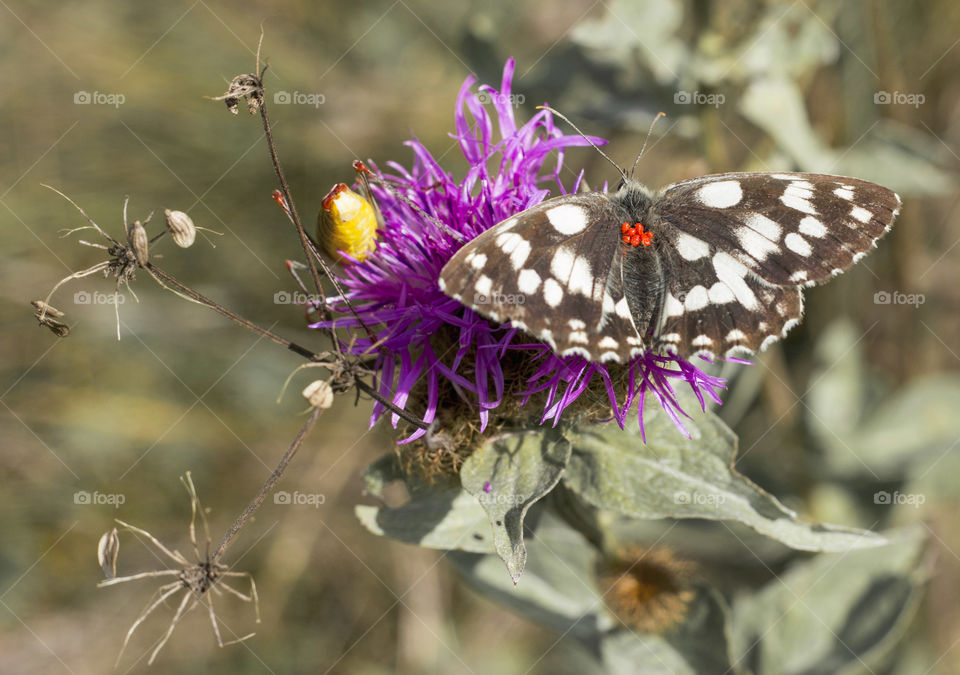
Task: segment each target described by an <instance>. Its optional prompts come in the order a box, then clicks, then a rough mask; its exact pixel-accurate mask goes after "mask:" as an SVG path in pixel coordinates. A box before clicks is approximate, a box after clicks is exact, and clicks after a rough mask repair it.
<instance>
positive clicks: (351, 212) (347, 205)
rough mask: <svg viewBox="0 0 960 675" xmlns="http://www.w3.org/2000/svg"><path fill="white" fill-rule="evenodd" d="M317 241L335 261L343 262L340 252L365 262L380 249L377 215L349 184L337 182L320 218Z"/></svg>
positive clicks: (324, 203) (369, 204)
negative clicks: (377, 247)
mask: <svg viewBox="0 0 960 675" xmlns="http://www.w3.org/2000/svg"><path fill="white" fill-rule="evenodd" d="M317 240H318V241H319V242H320V246H321V248H322V249H323V252H324V253H326V254H327V255H328V256H329V257H330V258H332V259H333V260H337V261H342V260H343V258H342V257H341V255H340V251H343V252H344V253H346V254H348V255H349V256H350V257H352V258H355V259H357V260H363V259H364V258H366V257H367V254H369V253H370V252H371V251H372V250H373V249H374V248H376V246H377V212H376V210H375V209H374V207H373V205H372V204H371V203H370V202H369V201H367V200H366V199H364V198H363V197H362V196H361V195H358V194H357V193H356V192H354V191H353V190H351V189H350V188H348V187H347V186H346V184H344V183H337V184H336V185H334V186H333V189H331V190H330V192H329V193H328V194H327V196H326V197H324V198H323V202H322V208H321V209H320V213H319V214H318V215H317Z"/></svg>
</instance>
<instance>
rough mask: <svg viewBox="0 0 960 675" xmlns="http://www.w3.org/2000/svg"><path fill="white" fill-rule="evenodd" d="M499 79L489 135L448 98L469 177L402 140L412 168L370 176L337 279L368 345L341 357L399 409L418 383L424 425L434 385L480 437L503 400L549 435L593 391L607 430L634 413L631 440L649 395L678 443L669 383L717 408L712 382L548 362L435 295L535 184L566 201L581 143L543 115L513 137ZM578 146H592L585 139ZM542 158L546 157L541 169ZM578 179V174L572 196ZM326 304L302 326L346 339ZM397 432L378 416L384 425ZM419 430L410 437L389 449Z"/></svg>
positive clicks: (650, 366)
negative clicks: (369, 360) (463, 254)
mask: <svg viewBox="0 0 960 675" xmlns="http://www.w3.org/2000/svg"><path fill="white" fill-rule="evenodd" d="M513 71H514V62H513V60H512V59H510V60H508V61H507V63H506V65H505V67H504V71H503V81H502V84H501V87H500V91H497V90H496V89H493V88H492V87H490V86H488V85H482V86H480V88H479V90H480V92H481V93H482V94H483V96H484V98H485V99H486V100H487V101H489V102H490V103H491V104H492V107H493V109H494V111H495V112H496V120H495V121H496V125H495V124H494V120H493V119H492V118H491V115H489V114H488V112H487V110H486V109H485V108H484V106H483V104H482V103H481V100H480V99H479V98H478V95H477V94H474V93H472V92H471V87H472V85H473V84H474V82H475V78H474V77H473V76H470V77H468V78H467V80H466V81H465V82H464V84H463V87H462V88H461V90H460V94H459V96H458V97H457V107H456V111H455V115H454V116H455V124H456V133H455V134H454V135H453V137H454V138H455V139H456V140H457V141H458V143H459V145H460V150H461V152H462V153H463V155H464V157H465V158H466V159H467V161H468V163H469V167H470V168H469V169H468V170H467V172H466V175H465V176H464V177H463V179H462V180H461V181H459V182H458V181H457V180H455V179H454V178H453V176H451V175H450V174H449V173H447V172H446V171H444V170H443V169H442V168H441V167H440V165H439V164H438V163H437V161H436V160H435V159H434V158H433V156H432V155H431V154H430V152H429V151H428V150H427V149H426V148H425V147H424V146H423V144H421V143H420V142H419V141H416V140H411V141H408V142H407V143H406V145H408V146H409V147H411V148H412V149H413V153H414V163H413V167H412V168H411V169H410V170H407V169H405V168H404V167H402V166H400V165H399V164H397V163H395V162H390V163H388V166H389V167H390V168H391V169H392V170H393V171H394V172H395V173H393V174H392V175H389V174H388V175H384V176H383V178H384V180H385V181H386V182H387V183H389V184H390V185H391V188H390V189H389V190H387V189H384V188H383V187H380V186H374V188H373V191H374V195H375V197H376V199H377V201H378V203H379V205H380V208H381V210H382V212H383V216H384V223H385V225H384V227H383V229H382V231H381V232H380V236H379V240H378V243H377V248H376V250H375V251H374V252H373V253H372V254H371V255H369V256H368V257H367V258H366V259H365V260H364V261H363V262H354V263H353V264H348V265H345V266H344V268H343V270H342V272H341V273H340V278H339V279H340V283H341V284H342V285H343V287H344V289H345V293H346V298H349V300H350V302H351V303H352V305H353V307H354V310H355V312H356V316H357V317H359V320H360V321H362V322H363V324H365V325H366V326H368V327H369V328H370V329H371V331H372V332H373V335H374V337H375V340H374V341H371V340H370V339H369V337H368V336H367V335H366V333H365V332H364V331H359V330H358V331H354V333H355V339H354V341H353V342H352V343H351V344H350V345H348V347H349V349H351V350H352V352H353V353H355V354H362V353H367V352H371V351H375V352H376V353H377V354H378V356H377V360H376V366H375V369H376V372H377V373H378V374H379V378H378V382H377V388H378V391H379V392H380V394H381V395H382V396H383V397H384V398H386V399H388V400H391V401H392V402H393V403H394V404H395V405H396V406H398V407H400V408H402V409H406V405H407V403H408V401H409V399H410V397H411V393H412V392H413V391H414V388H415V387H417V386H420V387H423V386H425V392H426V395H425V398H426V401H425V403H426V410H425V411H424V413H423V420H424V421H425V422H427V423H430V422H433V421H434V419H435V418H436V415H437V411H438V408H439V407H440V406H441V404H442V402H441V400H440V397H441V388H443V390H444V391H449V390H450V389H451V388H452V390H453V392H455V395H456V396H458V397H460V398H461V399H463V400H464V401H468V402H470V403H471V404H472V405H474V406H475V407H476V408H477V411H478V413H477V414H478V416H479V420H480V426H481V430H483V429H485V428H486V427H487V425H488V423H489V421H490V414H491V412H492V411H495V410H496V409H497V408H498V407H499V406H500V405H501V404H502V403H503V402H504V397H505V396H519V397H521V398H522V403H521V405H524V404H526V403H527V402H528V401H529V400H530V399H531V398H532V397H534V396H541V397H543V398H545V404H544V410H543V414H542V416H541V417H540V423H541V424H544V423H546V422H552V424H553V425H554V426H556V424H557V423H558V422H559V421H560V418H561V416H562V414H563V413H564V411H565V410H567V409H568V408H569V407H570V406H571V405H572V404H574V403H575V402H576V401H577V400H578V398H579V397H581V396H582V395H583V394H584V393H585V392H588V391H589V390H590V387H591V385H592V384H593V385H594V386H596V383H597V381H599V382H600V383H602V386H603V390H604V391H605V392H606V396H607V398H608V399H609V404H610V410H611V412H612V417H611V419H613V420H615V421H616V422H617V424H619V425H620V426H621V428H622V427H623V426H624V425H625V423H626V420H627V416H628V414H629V412H630V410H631V409H632V408H633V406H634V404H637V411H638V421H639V424H640V428H641V431H642V430H643V405H644V399H645V397H646V394H647V393H648V392H649V393H651V394H653V396H654V397H655V398H656V399H657V401H658V402H659V404H660V405H661V406H662V407H663V409H664V410H665V411H666V412H667V414H669V415H670V417H671V419H673V421H674V423H675V424H676V426H677V427H678V429H680V431H681V432H682V433H684V435H687V432H686V429H685V428H684V426H683V424H682V422H681V420H680V417H681V416H682V415H683V416H685V415H686V413H684V411H683V410H682V408H681V406H680V403H679V401H678V398H677V394H676V392H675V391H674V389H673V385H672V382H676V381H679V382H683V383H686V384H688V385H689V386H690V388H691V389H692V390H693V392H694V394H695V395H696V397H697V399H698V400H699V402H700V406H701V408H703V407H705V405H706V401H705V396H708V397H710V398H711V399H713V400H714V401H716V402H717V403H719V402H720V398H719V394H718V391H719V390H720V389H722V388H724V386H725V381H724V380H723V379H722V378H718V377H714V376H711V375H708V374H706V373H704V372H703V371H701V370H700V369H699V368H697V367H696V366H695V365H693V364H691V363H690V362H688V361H686V360H684V359H682V358H679V357H677V356H675V355H671V354H656V353H654V352H652V351H647V352H645V353H643V354H641V355H638V356H636V357H634V359H633V360H632V361H631V362H630V363H629V364H627V365H619V364H601V363H593V362H590V361H587V360H586V359H584V358H583V357H581V356H566V357H560V356H557V355H556V354H555V353H554V352H553V351H552V350H551V349H550V348H549V347H548V346H547V345H545V344H542V343H533V344H531V343H530V342H528V341H527V340H524V339H523V335H522V334H518V331H517V329H515V328H512V327H511V326H510V325H509V324H506V325H493V324H492V323H491V322H489V321H488V320H487V319H485V318H483V317H482V316H480V315H479V314H477V313H475V312H474V311H472V310H470V309H468V308H466V307H464V306H463V305H462V304H461V303H460V302H458V301H456V300H453V299H452V298H450V297H448V296H446V295H445V294H444V293H443V292H442V291H441V290H440V288H439V286H438V284H437V280H438V278H439V276H440V270H441V269H442V268H443V266H444V264H446V262H447V261H448V260H449V259H450V258H451V256H453V254H454V253H455V252H456V251H457V250H458V249H459V248H460V247H461V246H462V245H463V243H464V242H465V241H468V240H470V239H472V238H473V237H476V236H477V235H478V234H480V233H481V232H483V231H484V230H486V229H488V228H490V227H492V226H494V225H496V224H497V223H499V222H501V221H502V220H505V219H506V218H508V217H510V216H512V215H514V214H516V213H519V212H521V211H523V210H525V209H528V208H530V207H531V206H534V205H536V204H539V203H540V202H541V201H543V200H544V199H545V198H547V197H548V196H549V195H550V189H548V187H547V186H551V187H554V188H555V189H556V190H558V191H559V193H560V194H566V193H567V190H566V188H565V187H564V185H563V183H562V181H561V180H560V172H561V169H562V167H563V151H564V150H565V149H566V148H568V147H571V146H582V145H589V141H588V140H587V139H586V138H583V137H581V136H579V135H564V134H563V132H562V131H560V129H558V128H557V127H556V126H555V124H554V122H553V118H552V116H551V114H550V113H549V111H545V110H542V111H538V112H537V114H535V115H534V116H533V117H532V118H531V119H530V121H528V122H527V123H526V124H524V125H522V126H519V127H518V126H517V123H516V120H515V119H514V115H513V108H512V98H511V81H512V79H513ZM495 127H496V128H495ZM590 141H593V142H594V143H596V144H597V145H600V144H603V143H605V141H604V140H602V139H599V138H591V139H590ZM553 151H557V155H558V156H557V158H556V160H554V161H553V162H548V155H549V154H550V153H551V152H553ZM581 179H582V173H581V175H580V176H578V178H577V180H576V181H575V182H574V185H573V187H572V190H573V191H575V190H576V188H577V186H578V185H579V183H580V180H581ZM399 196H402V199H401V198H399ZM411 204H414V205H416V209H415V208H412V207H411ZM417 209H420V210H422V212H423V213H426V214H429V216H430V218H432V219H433V220H435V221H439V222H440V223H443V225H445V226H446V228H447V230H452V231H454V232H456V233H459V234H461V235H462V236H463V241H459V240H458V239H457V238H456V237H455V236H453V235H451V234H450V232H449V231H447V230H445V229H444V227H441V226H439V225H438V224H437V223H436V222H432V221H431V219H428V218H425V217H424V216H423V214H422V213H418V211H417ZM331 303H332V306H333V308H334V309H335V310H336V311H338V312H342V313H344V315H343V316H339V317H337V318H336V319H335V321H333V322H328V323H324V322H321V323H317V324H314V327H326V326H328V325H330V324H331V323H333V324H335V325H336V326H337V327H348V328H351V329H357V328H360V323H359V322H358V320H357V318H356V317H354V316H353V315H352V314H351V313H349V312H348V308H347V306H346V302H345V298H332V299H331ZM449 331H453V336H454V337H453V338H452V339H449V340H447V341H446V342H444V341H442V340H438V339H437V336H439V335H448V334H449ZM438 345H439V346H438ZM517 356H523V358H524V359H525V361H523V362H524V363H526V364H536V365H535V368H534V369H533V374H532V375H530V374H529V372H530V367H529V365H528V366H527V368H525V369H524V372H523V373H519V372H518V371H517V367H516V364H517V362H518V361H517V358H516V357H517ZM510 357H513V358H510ZM505 368H506V370H505ZM595 378H596V379H595ZM442 380H446V383H449V386H446V383H444V382H442ZM618 388H619V389H621V391H618ZM508 389H509V391H508ZM417 391H418V392H422V391H423V389H422V388H421V389H418V390H417ZM385 412H387V409H386V408H385V407H384V406H383V405H382V404H379V403H377V404H376V405H375V406H374V409H373V413H372V415H371V419H370V424H371V425H372V424H373V423H374V422H376V421H377V420H378V419H379V418H380V417H381V416H382V415H383V414H384V413H385ZM398 421H399V418H398V416H397V415H395V414H392V423H393V426H394V427H396V426H397V423H398ZM424 433H425V432H424V430H422V429H418V430H417V431H416V432H415V433H414V434H413V435H412V436H410V437H409V438H407V439H406V440H405V441H402V442H409V441H412V440H414V439H416V438H419V437H420V436H422V435H423V434H424Z"/></svg>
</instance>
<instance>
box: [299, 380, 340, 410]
mask: <svg viewBox="0 0 960 675" xmlns="http://www.w3.org/2000/svg"><path fill="white" fill-rule="evenodd" d="M303 397H304V398H305V399H307V400H308V401H309V402H310V405H312V406H313V407H314V408H320V409H321V410H326V409H327V408H329V407H330V406H331V405H332V404H333V388H332V387H331V386H330V383H329V382H327V381H326V380H314V381H313V382H311V383H310V384H308V385H307V386H306V387H305V388H304V390H303Z"/></svg>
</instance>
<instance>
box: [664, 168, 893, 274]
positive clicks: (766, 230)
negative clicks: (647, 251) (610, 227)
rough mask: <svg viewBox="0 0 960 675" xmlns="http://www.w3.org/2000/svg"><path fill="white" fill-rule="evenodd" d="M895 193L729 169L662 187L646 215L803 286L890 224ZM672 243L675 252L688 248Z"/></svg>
mask: <svg viewBox="0 0 960 675" xmlns="http://www.w3.org/2000/svg"><path fill="white" fill-rule="evenodd" d="M899 208H900V198H899V197H898V196H897V195H896V193H894V192H893V191H891V190H888V189H886V188H884V187H881V186H879V185H876V184H875V183H869V182H867V181H863V180H859V179H856V178H844V177H842V176H829V175H823V174H808V173H728V174H717V175H713V176H704V177H702V178H696V179H693V180H688V181H683V182H680V183H675V184H673V185H671V186H669V187H667V188H665V189H664V190H663V191H662V193H661V195H660V198H659V199H657V200H656V202H655V205H654V208H653V213H652V216H653V217H655V218H661V219H663V220H665V221H667V222H669V223H670V224H672V225H673V226H674V227H676V228H677V229H679V230H680V231H682V232H683V233H685V234H686V235H687V237H693V238H695V239H697V240H699V241H702V242H706V243H708V244H710V245H711V247H712V248H713V249H716V250H720V251H726V252H727V253H729V254H731V255H733V256H734V257H735V258H737V259H738V260H739V261H740V262H742V263H743V264H744V265H746V266H747V267H748V268H749V269H750V270H751V271H753V272H754V273H756V274H757V275H758V276H759V277H761V278H762V279H764V280H766V281H768V282H769V283H771V284H775V285H777V286H800V285H810V284H814V283H816V282H818V281H823V280H825V279H829V278H830V277H831V276H834V275H836V274H839V273H840V272H842V271H844V270H846V269H848V268H849V267H850V266H851V265H853V264H854V263H855V262H857V261H858V260H859V259H860V258H861V257H862V256H863V254H864V253H866V251H868V250H869V249H870V248H871V247H872V246H873V245H874V242H876V240H877V239H878V238H880V237H881V236H883V234H884V233H885V232H886V231H887V230H889V229H890V226H891V225H892V224H893V219H894V217H895V216H896V215H897V213H898V212H899ZM685 243H689V242H687V241H685V240H684V239H683V238H681V239H679V240H678V246H677V247H678V249H679V251H680V253H681V254H682V253H684V252H686V251H687V250H691V251H693V252H695V251H696V250H699V249H697V248H696V247H693V248H691V247H689V246H684V244H685Z"/></svg>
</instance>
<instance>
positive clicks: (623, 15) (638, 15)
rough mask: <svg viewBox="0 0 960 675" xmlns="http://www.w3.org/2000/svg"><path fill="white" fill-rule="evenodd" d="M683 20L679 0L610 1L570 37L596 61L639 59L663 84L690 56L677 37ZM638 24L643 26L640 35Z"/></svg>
mask: <svg viewBox="0 0 960 675" xmlns="http://www.w3.org/2000/svg"><path fill="white" fill-rule="evenodd" d="M682 23H683V4H682V3H681V2H680V1H679V0H659V2H643V3H640V2H629V1H627V0H612V2H610V3H609V6H608V7H607V12H606V13H605V14H602V15H600V16H598V17H597V18H587V19H584V20H583V21H581V22H579V23H578V25H577V26H576V28H574V29H573V32H572V35H571V39H572V40H573V42H574V43H575V44H578V45H580V46H581V47H582V48H584V49H585V50H586V53H587V55H588V56H589V58H591V59H592V60H594V61H597V62H599V63H604V64H607V65H613V66H621V67H629V64H633V63H635V62H636V61H637V60H638V59H639V60H640V61H642V62H643V63H644V64H645V65H646V66H647V68H649V69H650V72H651V73H652V74H653V76H654V77H655V78H656V79H657V81H659V82H661V83H666V82H671V81H673V80H675V79H676V77H677V73H678V72H680V70H681V69H682V66H683V64H684V63H685V62H687V61H689V58H690V56H689V51H688V49H687V46H686V44H684V42H683V41H682V40H680V39H678V38H677V36H676V32H677V30H678V29H679V28H680V26H681V24H682ZM637 26H643V32H642V37H641V34H640V33H639V32H638V31H637V30H636V27H637Z"/></svg>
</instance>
